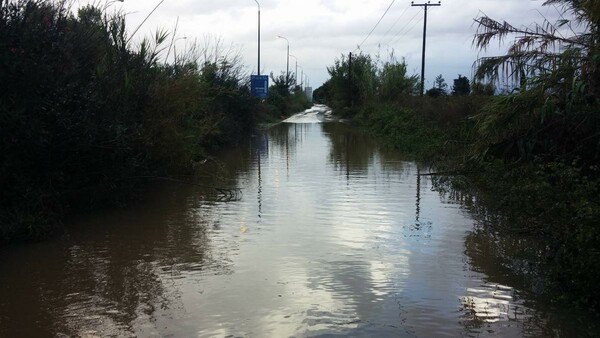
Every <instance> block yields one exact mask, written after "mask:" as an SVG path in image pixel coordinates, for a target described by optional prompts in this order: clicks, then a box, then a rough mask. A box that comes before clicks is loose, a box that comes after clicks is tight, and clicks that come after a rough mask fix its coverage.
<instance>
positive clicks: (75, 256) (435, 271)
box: [0, 110, 589, 337]
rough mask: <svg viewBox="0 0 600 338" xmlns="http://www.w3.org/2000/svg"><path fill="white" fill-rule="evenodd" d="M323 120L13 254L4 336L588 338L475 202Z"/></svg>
mask: <svg viewBox="0 0 600 338" xmlns="http://www.w3.org/2000/svg"><path fill="white" fill-rule="evenodd" d="M322 113H323V112H322V111H316V110H315V111H311V112H308V113H307V114H305V116H304V117H301V116H297V117H294V118H292V119H291V120H289V121H287V122H294V123H282V124H280V125H277V126H275V127H273V128H271V129H269V130H268V131H265V132H264V133H263V134H260V135H257V136H256V137H254V138H252V140H250V141H249V143H248V144H245V145H242V146H239V147H236V148H235V149H231V150H229V151H226V152H223V154H222V156H220V157H219V159H218V161H215V162H212V161H211V162H208V163H205V164H204V165H202V166H201V167H199V169H198V171H199V173H200V175H201V176H202V178H201V179H200V181H199V182H198V185H189V184H188V185H186V184H179V183H175V182H164V183H160V184H157V186H156V187H155V189H153V190H152V191H151V192H149V193H148V194H146V196H145V198H144V200H143V202H140V203H139V204H138V205H136V206H133V207H131V208H128V209H127V210H117V211H109V212H106V211H105V212H103V213H98V214H94V215H87V216H86V217H80V218H78V219H76V220H72V221H71V222H70V224H69V225H68V228H69V231H68V236H65V237H64V238H59V239H55V240H51V241H49V242H45V243H39V244H32V245H26V246H21V247H17V248H8V249H5V250H4V251H1V252H0V285H1V289H0V337H46V336H57V337H72V336H81V337H107V336H115V337H127V336H132V337H133V336H137V337H292V336H294V337H309V336H310V337H334V336H360V337H444V336H447V337H456V336H483V337H485V336H494V337H495V336H498V337H521V336H523V337H551V336H579V335H582V334H583V333H582V332H580V331H578V330H582V329H581V325H580V324H581V323H579V322H577V321H576V320H573V319H572V318H571V317H575V316H574V315H573V314H572V313H570V311H568V310H565V309H562V310H561V309H556V310H553V309H551V308H550V307H548V306H546V305H544V304H545V303H542V302H539V301H536V300H533V299H531V298H529V297H528V295H527V294H525V293H524V292H521V291H520V290H519V289H518V285H519V281H518V279H517V278H514V277H511V275H510V274H509V273H507V272H506V271H505V270H504V269H503V262H501V261H499V260H497V259H496V257H495V255H493V254H492V251H493V250H492V249H491V248H492V247H493V246H494V243H495V241H494V240H490V238H489V237H486V236H482V235H481V234H480V233H478V232H475V231H474V229H475V227H476V223H477V221H476V220H474V219H473V217H472V216H471V215H470V213H469V212H468V211H467V208H465V204H464V201H462V200H460V199H457V198H451V196H447V195H444V194H440V193H438V192H436V191H434V190H433V189H432V182H431V178H430V177H429V176H419V175H418V174H419V173H424V170H425V169H424V168H421V167H419V165H418V164H416V163H413V162H408V161H404V160H403V159H402V156H401V155H400V154H397V153H394V152H392V151H386V150H383V149H382V148H381V147H380V146H379V145H378V144H377V143H376V142H375V141H374V140H373V139H371V138H369V137H367V136H365V135H364V134H361V133H358V132H356V131H354V130H353V129H351V128H350V127H348V126H345V125H343V124H339V123H315V122H320V121H323V120H324V116H325V114H322ZM325 119H326V116H325ZM305 122H310V123H305ZM215 187H218V188H219V189H221V190H220V192H219V191H217V190H215V189H214V188H215ZM222 189H229V190H222ZM237 189H239V191H238V190H237ZM227 192H232V193H231V194H228V193H227ZM584 332H585V331H584ZM588 333H589V332H588Z"/></svg>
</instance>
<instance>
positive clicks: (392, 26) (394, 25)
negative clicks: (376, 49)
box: [379, 7, 410, 43]
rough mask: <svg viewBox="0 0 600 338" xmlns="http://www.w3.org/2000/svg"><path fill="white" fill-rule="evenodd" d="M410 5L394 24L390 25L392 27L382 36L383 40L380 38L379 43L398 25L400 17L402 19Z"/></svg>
mask: <svg viewBox="0 0 600 338" xmlns="http://www.w3.org/2000/svg"><path fill="white" fill-rule="evenodd" d="M409 8H410V7H406V8H405V9H404V10H403V11H402V13H401V14H400V16H399V17H398V19H396V21H394V24H393V25H391V26H390V29H388V30H387V32H385V34H383V37H382V38H381V40H379V43H381V41H383V39H385V37H386V36H387V35H388V34H389V33H390V31H391V30H392V29H394V27H396V25H397V24H398V22H400V19H402V17H403V16H404V14H405V13H406V11H408V9H409Z"/></svg>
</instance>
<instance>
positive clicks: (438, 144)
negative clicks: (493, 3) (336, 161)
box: [317, 0, 600, 311]
mask: <svg viewBox="0 0 600 338" xmlns="http://www.w3.org/2000/svg"><path fill="white" fill-rule="evenodd" d="M544 5H546V6H552V7H553V8H556V9H557V10H559V12H560V13H559V14H560V15H559V17H560V20H559V21H558V22H548V21H544V22H543V23H542V24H533V25H529V26H522V27H523V28H519V27H515V26H512V25H511V24H509V23H507V22H501V21H496V20H494V19H491V18H490V17H488V16H482V17H480V18H477V19H475V21H476V23H477V25H478V30H477V33H476V35H475V39H474V44H475V45H476V46H477V47H479V48H481V49H483V50H485V49H486V48H487V47H488V46H489V45H490V44H491V43H492V42H495V41H496V40H499V41H500V42H503V41H506V40H507V39H509V38H513V39H514V40H512V43H511V44H510V46H509V48H508V50H507V53H506V54H504V55H499V56H491V57H484V58H482V59H480V60H478V61H477V72H476V76H475V79H473V80H474V81H469V79H467V78H466V77H464V76H461V75H459V77H458V78H457V79H455V80H454V86H453V91H452V94H453V95H452V96H447V95H445V94H446V87H445V86H444V83H443V79H442V78H441V77H439V78H438V80H439V81H436V85H435V86H434V87H433V88H432V89H431V90H430V91H429V93H428V94H429V95H428V96H425V97H422V98H417V97H412V96H409V95H407V94H410V93H411V91H410V90H408V91H407V90H403V89H401V88H407V87H399V88H398V89H394V92H393V93H391V94H389V93H388V94H386V95H381V91H380V88H381V86H380V83H381V81H380V79H378V76H377V75H378V74H379V73H378V72H377V71H376V69H377V67H375V66H373V63H372V62H371V61H370V60H371V59H370V58H369V57H368V56H362V55H361V56H360V57H361V62H362V63H361V62H358V64H365V65H366V66H364V67H363V69H366V70H369V71H367V72H363V73H366V74H368V76H363V77H361V78H360V79H362V80H361V82H358V83H360V84H361V85H362V86H364V85H365V84H371V83H372V84H373V85H372V86H370V87H369V90H367V91H365V92H364V93H363V94H362V95H363V96H359V97H356V96H352V98H353V99H354V104H355V106H353V108H354V111H355V112H358V114H356V115H355V116H356V117H357V119H356V120H357V122H359V123H360V124H362V125H363V126H366V127H367V128H368V129H369V130H371V131H372V132H373V133H375V134H376V135H379V136H383V137H384V138H385V139H387V140H389V141H390V142H391V143H393V144H394V145H396V146H397V147H398V148H399V149H401V150H404V151H408V152H413V153H417V154H418V155H420V156H421V157H422V158H426V159H429V160H434V161H435V162H436V165H437V167H438V169H440V170H441V171H449V172H452V173H468V175H466V176H464V175H459V176H453V177H454V179H452V180H451V181H453V182H465V181H467V182H470V183H471V184H475V185H476V186H477V187H478V188H479V189H478V190H477V192H476V194H477V198H476V200H477V201H478V204H482V205H485V206H486V208H487V209H488V210H493V212H495V213H497V214H499V215H501V217H500V218H496V219H495V220H494V222H493V223H494V224H493V225H492V226H490V227H489V228H487V230H489V231H491V232H494V233H497V232H511V233H512V232H515V231H516V232H518V233H520V234H524V235H527V236H528V237H530V238H536V239H539V240H541V241H542V242H543V243H544V244H545V245H543V246H542V248H541V249H540V250H538V251H537V252H536V257H533V258H532V260H533V261H535V262H536V264H535V266H537V267H538V270H537V271H536V272H535V274H536V275H537V276H540V277H541V279H543V285H544V286H545V287H539V285H538V286H537V287H535V289H536V290H535V291H537V292H551V293H553V295H554V296H556V295H559V297H554V298H561V299H566V300H569V301H574V302H576V303H579V304H580V305H581V306H585V307H587V308H592V309H594V310H596V311H600V293H598V292H597V290H596V288H595V287H594V283H595V281H597V280H599V279H600V266H599V265H598V262H599V261H600V260H599V258H600V257H599V255H600V226H599V224H600V194H599V188H600V183H599V182H600V172H599V171H598V165H599V161H600V115H599V114H598V112H599V111H600V45H599V41H600V2H598V1H595V0H547V1H545V2H544ZM347 69H349V65H348V62H347V59H345V58H342V59H341V60H336V62H335V65H334V66H333V67H331V68H330V74H331V76H332V77H331V80H330V82H328V83H326V86H325V87H324V88H322V89H319V90H318V91H317V93H318V94H320V95H321V96H322V97H323V99H328V100H329V101H328V102H330V103H331V104H332V105H333V107H334V108H337V109H338V110H340V111H341V112H344V107H348V106H351V103H352V102H351V101H352V99H350V98H349V97H351V95H352V93H353V91H352V90H350V89H349V88H352V87H351V86H350V85H351V84H350V83H349V82H348V80H346V79H349V78H350V77H349V75H348V74H347V72H348V71H347ZM344 72H346V73H344ZM361 74H362V73H361ZM404 78H405V80H411V81H412V78H411V77H406V74H405V77H404ZM507 82H508V83H509V84H510V85H511V87H510V88H509V89H508V90H507V91H505V94H504V95H498V96H492V95H494V94H496V93H497V89H496V84H498V85H501V84H505V83H507ZM407 83H412V82H410V81H408V82H407ZM412 92H413V93H414V90H413V91H412ZM469 93H470V95H468V94H469ZM365 96H366V97H367V98H370V99H369V100H365ZM349 102H350V104H349ZM357 104H358V105H359V106H356V105H357ZM457 186H460V185H457ZM462 186H463V187H464V185H462ZM480 210H481V209H480ZM486 212H487V211H486ZM532 266H534V265H532ZM514 272H515V273H525V272H524V271H519V270H515V271H514ZM527 273H531V271H529V272H527Z"/></svg>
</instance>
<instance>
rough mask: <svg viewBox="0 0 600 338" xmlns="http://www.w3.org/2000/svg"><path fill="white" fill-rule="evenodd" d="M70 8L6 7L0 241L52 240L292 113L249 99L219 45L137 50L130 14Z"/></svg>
mask: <svg viewBox="0 0 600 338" xmlns="http://www.w3.org/2000/svg"><path fill="white" fill-rule="evenodd" d="M69 3H70V2H68V1H42V0H16V1H0V79H1V81H0V244H2V243H7V242H15V241H21V240H32V239H40V238H44V237H46V236H47V235H48V234H50V233H52V232H53V231H54V230H56V229H57V224H59V223H60V220H61V219H62V218H63V217H64V216H65V215H66V214H68V213H69V212H73V211H79V210H82V209H88V208H96V207H99V206H101V205H105V204H107V203H110V204H114V203H122V202H124V201H126V200H127V198H129V197H131V196H130V195H131V191H132V190H133V189H132V188H133V187H136V186H139V185H140V184H141V183H143V182H144V181H145V180H147V179H148V178H152V177H161V176H162V177H166V176H176V175H190V174H193V172H194V168H195V167H197V166H198V165H199V164H200V163H202V162H203V161H205V160H206V159H207V158H209V157H210V153H211V152H212V151H214V150H215V149H218V148H219V147H222V146H225V145H228V144H232V143H235V142H238V141H239V140H240V139H241V138H242V137H244V135H247V134H249V133H251V132H252V131H253V130H254V128H255V126H256V124H257V122H261V121H265V120H277V119H278V118H279V116H281V115H284V114H287V113H289V111H290V110H287V111H285V112H282V111H280V109H283V108H282V107H279V106H276V105H275V106H274V105H271V104H269V103H265V102H261V101H260V100H258V99H255V98H253V97H251V95H250V91H249V81H248V80H249V75H248V74H246V72H245V71H244V69H245V67H244V66H243V65H242V63H241V60H240V57H239V55H238V54H236V52H235V50H233V49H231V48H226V47H224V45H223V42H222V41H220V40H219V39H213V40H210V41H208V42H207V43H206V44H205V45H204V46H198V45H194V46H193V47H190V48H189V49H188V50H187V51H186V52H185V53H183V54H180V55H176V54H174V53H172V47H173V46H172V43H173V40H174V38H173V36H171V34H169V33H168V32H165V31H161V30H158V31H157V32H156V34H155V35H154V36H153V37H151V38H147V39H144V40H142V41H141V42H139V43H133V42H132V41H131V39H132V36H128V34H127V29H126V22H125V16H124V14H123V13H114V12H113V13H109V11H108V9H107V8H106V6H105V7H104V8H101V7H95V6H87V7H83V8H80V9H78V11H77V13H73V10H72V8H70V7H69V5H68V4H69ZM169 53H171V55H175V58H174V59H173V58H171V59H169ZM166 60H169V62H167V61H166ZM284 89H286V90H287V89H288V88H284ZM286 90H282V92H287V91H286ZM288 96H289V95H288ZM288 101H289V102H291V101H293V98H291V99H288ZM286 102H287V101H286ZM303 103H304V102H303ZM288 105H289V106H290V107H287V106H286V107H287V108H288V109H295V107H294V106H293V105H292V104H291V103H289V104H288Z"/></svg>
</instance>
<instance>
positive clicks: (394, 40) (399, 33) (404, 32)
mask: <svg viewBox="0 0 600 338" xmlns="http://www.w3.org/2000/svg"><path fill="white" fill-rule="evenodd" d="M419 14H421V13H419V12H417V13H415V15H413V17H412V18H410V20H409V21H408V22H407V23H406V24H405V25H404V26H403V27H402V29H400V30H399V31H398V33H396V35H394V37H392V38H391V39H390V40H389V41H388V43H387V45H391V44H392V43H393V42H396V41H397V40H398V39H399V38H401V37H402V36H404V35H406V34H407V33H408V32H410V31H411V30H412V29H413V28H414V27H415V26H416V25H417V24H418V23H419V22H421V21H422V20H423V19H420V20H418V21H417V23H416V24H415V25H414V26H412V28H410V29H409V30H408V31H406V29H407V28H409V26H410V24H411V23H412V22H413V21H415V19H416V18H417V16H418V15H419Z"/></svg>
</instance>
